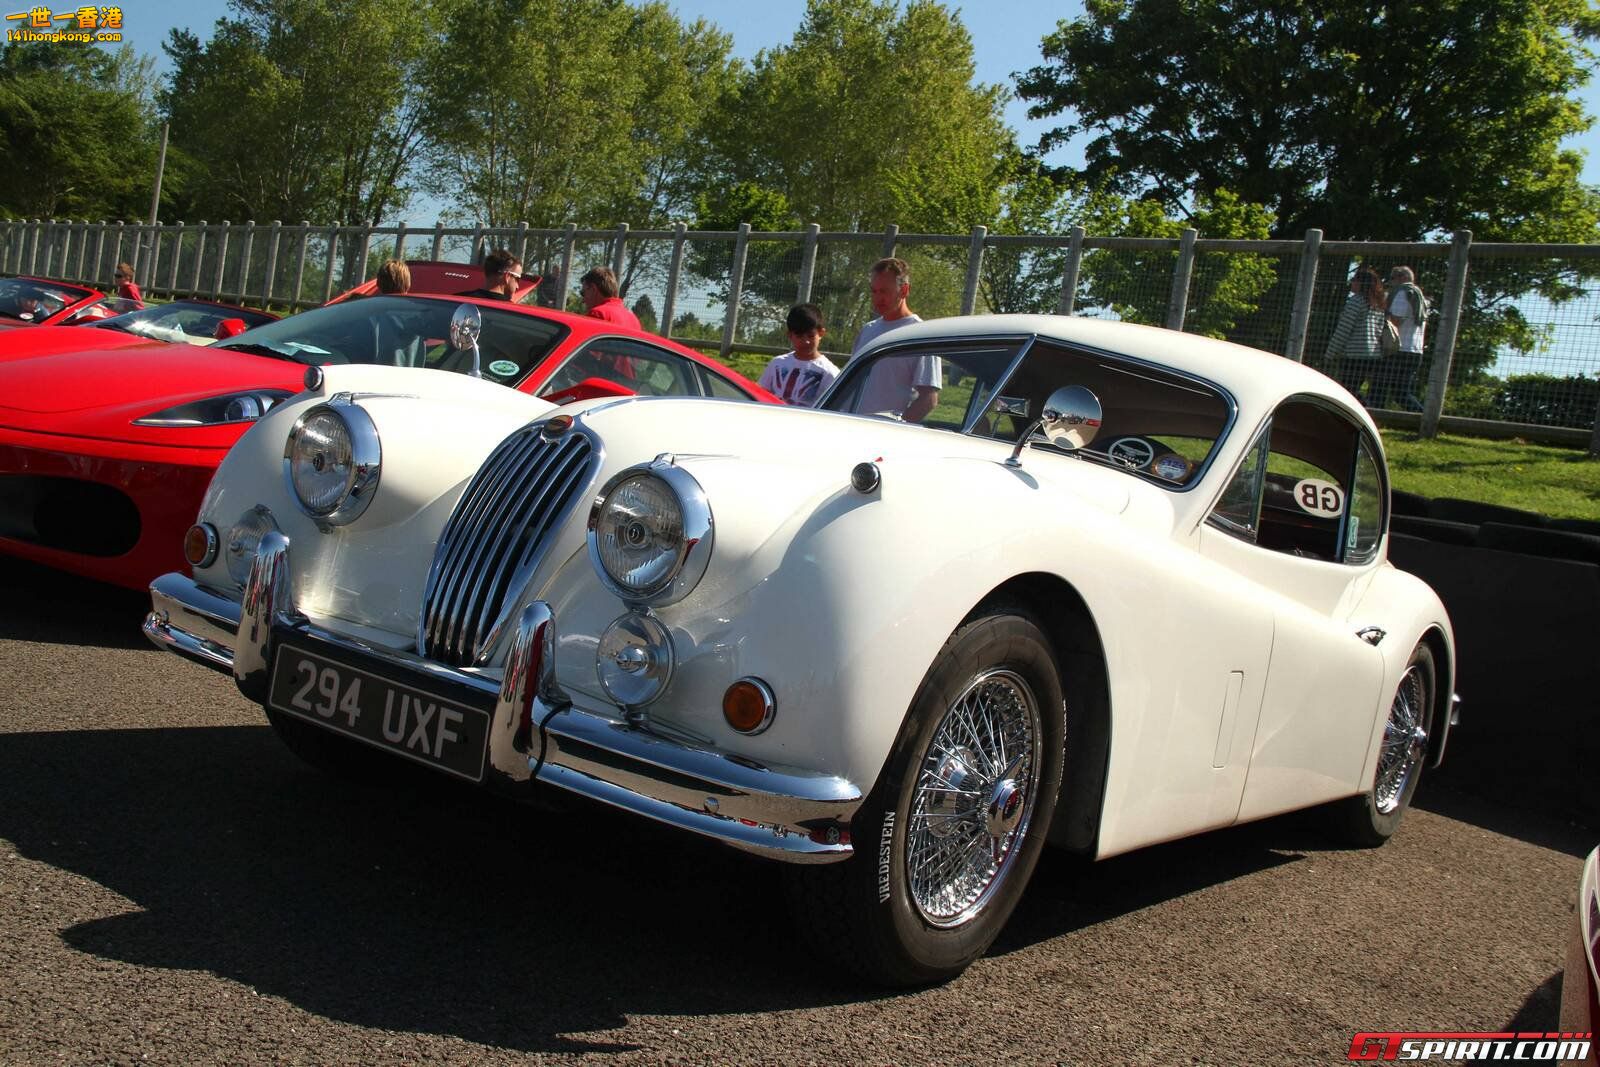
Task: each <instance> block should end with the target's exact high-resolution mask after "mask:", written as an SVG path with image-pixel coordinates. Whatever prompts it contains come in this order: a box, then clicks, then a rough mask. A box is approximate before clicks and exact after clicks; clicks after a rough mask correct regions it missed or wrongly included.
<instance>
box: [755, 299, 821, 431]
mask: <svg viewBox="0 0 1600 1067" xmlns="http://www.w3.org/2000/svg"><path fill="white" fill-rule="evenodd" d="M786 325H787V326H788V328H789V344H790V345H792V346H793V351H790V352H785V353H784V354H783V355H781V356H774V357H773V359H772V362H771V363H768V364H767V369H766V370H764V371H762V372H761V383H760V384H761V388H763V389H765V390H767V392H769V393H774V394H776V395H777V396H778V397H779V398H780V399H781V400H782V401H783V402H784V403H785V404H794V405H797V406H799V407H807V408H810V407H816V406H817V398H818V397H819V396H821V395H822V394H823V392H825V391H826V390H827V388H828V386H829V385H832V384H833V380H834V379H835V378H837V377H838V376H839V368H838V367H835V366H834V365H833V364H832V363H831V362H829V360H828V357H827V356H825V355H823V354H822V348H821V345H822V338H823V335H824V334H826V333H827V332H828V329H827V327H826V326H824V325H823V322H822V309H821V308H819V307H817V305H815V304H796V305H795V306H794V307H792V308H790V309H789V317H788V320H787V322H786Z"/></svg>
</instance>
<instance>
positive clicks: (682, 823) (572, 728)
mask: <svg viewBox="0 0 1600 1067" xmlns="http://www.w3.org/2000/svg"><path fill="white" fill-rule="evenodd" d="M543 732H544V759H543V761H541V762H540V764H539V768H538V778H539V780H540V781H542V782H547V783H549V784H551V785H556V786H560V787H561V788H563V789H568V790H571V791H572V792H574V793H580V794H582V795H584V796H587V797H590V798H591V799H594V800H598V801H601V802H602V803H606V804H610V805H612V806H614V807H618V808H622V809H624V810H625V811H630V812H633V813H634V814H636V815H643V816H645V817H646V818H649V819H654V820H656V821H657V822H663V823H667V824H668V825H670V826H675V827H678V828H679V829H682V830H689V831H691V832H693V833H697V834H702V835H704V836H706V837H713V838H716V839H717V840H719V841H722V842H724V843H725V844H729V845H732V846H733V847H735V848H738V849H742V850H744V851H746V852H754V853H757V854H759V855H764V856H768V857H770V858H773V859H782V860H787V861H789V862H791V863H831V862H836V861H838V860H843V859H847V858H849V856H850V855H851V853H852V851H853V848H852V845H851V843H850V840H849V829H850V818H851V816H853V815H854V814H855V811H856V809H857V808H858V807H860V806H861V800H862V794H861V790H860V788H858V787H857V786H856V785H855V784H853V783H851V782H849V781H846V780H845V779H843V778H840V777H838V776H836V775H830V774H821V773H818V772H816V771H807V770H803V769H800V768H794V767H781V766H777V765H764V764H761V763H758V762H756V761H755V760H751V759H745V758H743V757H739V756H735V755H732V754H730V753H725V752H721V751H718V750H716V749H713V748H710V747H707V746H701V745H697V744H693V743H690V742H686V741H681V740H678V739H675V738H667V737H663V736H662V735H660V734H658V733H653V732H651V731H650V730H648V729H637V728H634V727H631V726H629V725H628V724H626V723H621V722H616V721H614V720H611V719H605V718H601V717H600V716H598V715H594V714H591V713H589V712H586V711H582V710H579V709H577V708H567V709H565V710H558V711H556V712H554V713H552V714H551V715H550V716H549V717H548V718H547V719H545V721H544V731H543Z"/></svg>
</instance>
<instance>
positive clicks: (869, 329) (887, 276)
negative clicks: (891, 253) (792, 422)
mask: <svg viewBox="0 0 1600 1067" xmlns="http://www.w3.org/2000/svg"><path fill="white" fill-rule="evenodd" d="M910 295H911V268H910V267H909V266H907V265H906V261H905V260H903V259H895V258H892V257H891V258H889V259H880V260H878V262H876V263H874V264H873V265H872V310H873V311H876V312H877V313H878V317H877V318H875V319H873V320H872V321H871V322H869V323H867V324H866V325H865V326H863V327H861V332H860V333H858V334H856V343H855V347H854V348H852V349H851V350H850V355H851V358H854V357H855V356H856V354H858V353H859V352H860V351H861V350H862V349H863V348H865V347H867V345H868V344H869V343H870V342H872V341H873V340H875V339H877V338H879V337H882V336H883V335H884V334H886V333H888V332H889V331H890V330H897V329H899V328H900V327H902V326H910V325H911V324H912V323H914V322H921V321H922V317H921V316H920V315H916V314H913V313H912V311H911V307H910V305H909V304H907V302H906V299H907V297H909V296H910ZM943 384H944V383H943V381H942V379H941V376H940V371H939V360H938V357H936V356H917V357H913V358H908V357H903V356H902V357H891V358H889V359H884V360H880V361H879V362H878V364H877V365H876V366H875V367H873V368H872V372H871V374H870V375H868V377H867V380H866V382H865V384H863V385H862V387H861V395H860V396H859V397H858V398H857V400H856V408H855V409H856V411H858V412H860V413H861V414H864V415H898V416H899V417H900V418H902V419H904V420H905V421H906V422H921V421H922V420H923V419H924V418H926V417H927V414H928V412H930V411H932V410H933V409H934V406H935V405H936V404H938V403H939V389H940V387H941V386H942V385H943Z"/></svg>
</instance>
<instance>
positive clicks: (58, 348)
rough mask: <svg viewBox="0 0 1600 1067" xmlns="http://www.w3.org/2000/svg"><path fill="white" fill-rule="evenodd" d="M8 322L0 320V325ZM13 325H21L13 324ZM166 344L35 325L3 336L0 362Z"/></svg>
mask: <svg viewBox="0 0 1600 1067" xmlns="http://www.w3.org/2000/svg"><path fill="white" fill-rule="evenodd" d="M4 323H5V320H4V319H0V324H4ZM10 325H13V326H15V325H18V324H17V323H15V322H13V323H11V324H10ZM166 344H167V342H164V341H153V340H151V339H150V338H148V337H135V336H133V335H132V334H127V333H123V332H122V331H121V330H89V329H85V328H84V327H82V326H35V327H33V328H32V329H29V330H12V331H11V332H9V333H4V334H0V363H9V362H11V361H12V360H18V359H32V358H33V357H35V356H55V355H59V354H60V353H62V352H75V351H80V350H85V349H102V348H120V347H124V346H126V347H129V348H148V347H150V346H152V345H157V346H162V347H165V346H166Z"/></svg>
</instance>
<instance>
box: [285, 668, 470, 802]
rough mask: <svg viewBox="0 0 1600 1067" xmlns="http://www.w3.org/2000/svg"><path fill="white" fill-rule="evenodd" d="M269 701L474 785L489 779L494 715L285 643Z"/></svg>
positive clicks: (332, 728) (338, 731)
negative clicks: (486, 761)
mask: <svg viewBox="0 0 1600 1067" xmlns="http://www.w3.org/2000/svg"><path fill="white" fill-rule="evenodd" d="M267 703H268V704H270V705H271V706H272V707H273V708H275V709H277V710H278V711H282V712H287V713H288V714H290V715H295V716H298V717H299V718H302V719H307V720H309V721H311V722H314V723H317V724H319V725H321V726H324V727H327V728H328V729H330V730H333V731H335V732H336V733H341V734H345V735H347V736H349V737H354V738H356V739H357V740H360V741H365V742H366V743H367V744H369V745H373V746H376V747H377V748H381V749H384V750H386V751H389V752H393V753H394V754H395V755H398V756H405V757H407V758H409V759H413V760H416V761H417V762H418V763H425V764H427V765H428V766H430V767H434V768H436V769H438V770H441V771H447V772H449V773H450V774H454V775H458V776H460V777H462V778H466V779H468V780H469V781H473V782H481V781H482V780H483V764H484V752H485V750H486V748H487V739H488V736H489V716H488V714H487V713H486V712H484V711H482V710H481V709H478V708H470V707H466V706H464V705H462V704H458V703H456V702H454V701H450V700H444V699H442V698H440V697H437V696H434V695H432V694H430V693H425V692H423V691H422V690H420V689H416V688H413V687H412V686H409V685H405V684H403V683H400V682H393V681H390V680H388V679H386V678H381V677H379V676H378V675H376V674H373V673H371V672H370V671H365V670H362V669H361V668H359V667H351V666H349V665H347V664H343V663H336V662H334V661H333V660H330V659H327V658H326V657H324V656H320V655H317V654H316V653H313V652H307V651H305V650H303V649H299V648H294V647H292V646H289V645H283V646H280V648H279V650H278V660H277V664H276V666H275V667H274V668H273V671H272V689H271V691H270V692H269V694H268V696H267Z"/></svg>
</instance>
